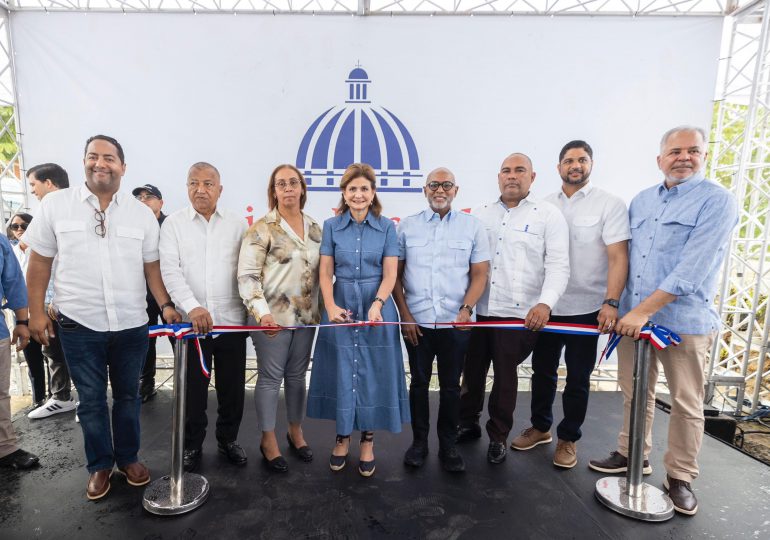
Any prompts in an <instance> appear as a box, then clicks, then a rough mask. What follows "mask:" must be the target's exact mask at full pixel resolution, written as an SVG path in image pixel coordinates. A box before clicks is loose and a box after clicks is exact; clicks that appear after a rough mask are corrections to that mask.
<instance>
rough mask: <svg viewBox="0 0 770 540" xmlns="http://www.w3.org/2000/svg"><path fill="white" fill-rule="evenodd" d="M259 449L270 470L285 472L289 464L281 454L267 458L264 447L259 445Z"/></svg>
mask: <svg viewBox="0 0 770 540" xmlns="http://www.w3.org/2000/svg"><path fill="white" fill-rule="evenodd" d="M259 451H260V452H262V459H263V460H264V461H265V465H267V468H268V469H270V470H271V471H275V472H286V471H288V470H289V464H288V463H287V462H286V459H284V457H283V456H278V457H275V458H273V459H267V456H266V455H265V449H264V448H262V447H261V446H260V447H259Z"/></svg>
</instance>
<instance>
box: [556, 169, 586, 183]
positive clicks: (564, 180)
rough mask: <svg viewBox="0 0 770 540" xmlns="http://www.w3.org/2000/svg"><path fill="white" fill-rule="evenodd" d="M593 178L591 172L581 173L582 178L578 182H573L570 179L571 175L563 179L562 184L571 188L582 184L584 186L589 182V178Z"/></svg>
mask: <svg viewBox="0 0 770 540" xmlns="http://www.w3.org/2000/svg"><path fill="white" fill-rule="evenodd" d="M589 176H591V171H588V172H587V173H585V172H584V173H581V174H580V178H579V179H577V180H573V179H572V178H570V177H569V173H567V174H566V175H564V176H562V177H561V180H562V182H564V183H565V184H570V185H571V186H579V185H580V184H584V183H585V182H587V181H588V177H589Z"/></svg>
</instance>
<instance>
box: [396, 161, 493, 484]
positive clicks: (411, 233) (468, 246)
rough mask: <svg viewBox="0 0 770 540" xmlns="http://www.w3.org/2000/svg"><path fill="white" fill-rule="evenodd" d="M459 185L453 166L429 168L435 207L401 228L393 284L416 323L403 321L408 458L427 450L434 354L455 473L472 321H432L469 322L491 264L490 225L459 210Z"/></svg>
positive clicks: (441, 436) (441, 420)
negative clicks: (439, 324) (455, 203)
mask: <svg viewBox="0 0 770 540" xmlns="http://www.w3.org/2000/svg"><path fill="white" fill-rule="evenodd" d="M458 190H459V187H458V186H457V181H456V180H455V177H454V174H452V171H450V170H449V169H445V168H438V169H435V170H433V171H431V172H430V174H428V177H427V179H426V182H425V187H424V188H423V191H424V192H425V197H426V198H427V199H428V206H429V208H427V209H425V210H423V211H422V212H420V213H419V214H415V215H413V216H409V217H407V218H406V219H404V220H403V221H402V222H401V225H400V226H399V229H398V246H399V256H398V259H399V261H398V278H397V280H396V286H395V288H394V289H393V298H394V300H395V301H396V305H397V306H398V311H399V313H400V314H401V321H402V322H404V323H412V324H407V325H404V326H402V328H401V332H402V334H403V336H404V342H405V343H406V351H407V353H408V354H409V371H410V373H411V383H410V385H409V407H410V409H411V413H412V434H413V442H412V446H410V447H409V449H408V450H407V451H406V455H405V456H404V463H405V464H406V465H409V466H412V467H421V466H422V465H423V463H424V462H425V457H426V456H427V455H428V433H429V432H430V409H429V406H428V387H429V385H430V379H431V375H432V374H433V359H434V358H435V359H436V363H437V365H438V379H439V388H440V393H439V411H438V422H437V431H438V440H439V459H440V460H441V464H442V466H443V467H444V470H446V471H448V472H462V471H464V470H465V462H464V461H463V458H462V456H461V455H460V454H459V453H458V452H457V449H456V447H455V437H456V436H457V424H458V422H459V416H460V374H461V373H462V370H463V361H464V360H465V351H466V349H467V348H468V341H469V338H470V332H469V329H468V328H452V327H445V326H444V327H439V328H435V327H432V326H431V325H432V324H433V323H436V322H453V321H454V322H460V323H462V322H468V321H470V320H471V315H472V314H473V306H475V305H476V302H477V301H478V299H479V297H480V296H481V293H483V292H484V287H485V286H486V283H487V272H488V270H489V247H488V246H489V242H488V240H487V235H486V232H485V230H484V225H483V224H482V223H481V221H479V220H478V219H477V218H475V217H473V216H471V215H470V214H464V213H462V212H458V211H456V210H452V201H453V200H454V198H455V196H456V195H457V191H458ZM415 322H416V323H417V324H414V323H415Z"/></svg>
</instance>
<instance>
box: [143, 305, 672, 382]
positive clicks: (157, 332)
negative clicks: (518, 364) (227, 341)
mask: <svg viewBox="0 0 770 540" xmlns="http://www.w3.org/2000/svg"><path fill="white" fill-rule="evenodd" d="M414 325H417V326H422V327H426V328H430V327H434V328H440V327H458V328H463V327H465V328H501V329H507V330H527V327H525V326H524V321H523V320H521V319H513V320H510V321H480V322H466V323H457V322H435V323H419V322H414V323H405V322H392V321H350V322H343V323H324V324H308V325H302V326H280V327H275V326H219V325H215V326H213V327H212V329H211V332H209V333H208V334H196V333H195V332H194V331H193V328H192V324H190V323H181V324H159V325H154V326H150V329H149V334H150V337H159V336H172V337H175V338H177V339H194V340H195V347H196V349H197V351H198V361H199V364H200V368H201V372H202V373H203V375H204V376H205V377H207V378H209V377H211V370H210V369H209V367H208V366H207V365H206V360H205V358H204V356H203V349H202V348H201V344H200V341H199V339H198V338H202V337H206V336H216V335H221V334H231V333H236V332H275V331H276V330H300V329H304V328H329V327H330V328H349V327H354V326H355V327H373V326H414ZM540 331H541V332H550V333H553V334H573V335H583V336H598V335H599V334H600V333H601V332H600V331H599V328H598V327H597V326H593V325H589V324H573V323H556V322H551V323H548V324H546V325H545V326H544V327H543V328H542V329H541V330H540ZM677 337H678V336H677Z"/></svg>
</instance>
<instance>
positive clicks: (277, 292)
mask: <svg viewBox="0 0 770 540" xmlns="http://www.w3.org/2000/svg"><path fill="white" fill-rule="evenodd" d="M267 198H268V204H269V206H270V211H269V212H268V213H267V215H265V216H264V217H263V218H261V219H260V220H259V221H257V222H256V223H254V225H252V226H251V227H250V228H249V230H248V231H247V232H246V235H245V236H244V238H243V243H242V244H241V253H240V257H239V260H238V288H239V290H240V293H241V297H242V298H243V302H244V304H245V305H246V308H247V309H248V311H249V313H250V315H251V317H252V318H253V320H251V319H250V322H249V324H254V323H255V322H256V323H257V324H259V325H261V326H271V327H275V328H276V331H275V332H269V331H265V332H252V333H251V339H252V340H253V342H254V348H255V349H256V351H257V371H258V374H259V376H258V378H257V384H256V388H255V390H254V402H255V405H256V408H257V422H258V423H259V427H260V429H261V430H262V440H261V442H260V450H261V451H262V455H263V457H264V459H265V461H266V462H267V464H268V466H269V467H270V469H271V470H274V471H278V472H285V471H287V470H288V463H287V462H286V460H285V459H284V458H283V456H282V455H281V450H280V449H279V447H278V440H277V439H276V436H275V417H276V410H277V408H278V393H279V390H280V387H281V382H282V381H283V383H284V395H285V398H286V412H287V416H288V421H289V430H288V433H287V434H286V438H287V440H288V443H289V448H290V449H291V450H292V451H293V452H294V453H295V454H296V455H297V456H299V458H300V459H302V460H303V461H305V462H309V461H312V459H313V452H312V451H311V450H310V447H309V446H308V444H307V443H306V442H305V438H304V436H303V434H302V426H301V423H302V419H303V417H304V410H305V397H306V391H305V374H306V372H307V367H308V364H309V362H310V350H311V348H312V346H313V338H314V337H315V329H314V328H303V329H299V330H283V329H281V327H284V326H297V325H311V324H317V323H318V322H319V321H320V318H321V317H320V315H319V309H318V298H319V293H318V261H319V255H318V253H319V247H320V243H321V228H320V227H319V226H318V224H317V223H316V222H315V220H313V218H311V217H310V216H308V215H306V214H305V213H304V212H302V209H303V208H304V206H305V200H306V199H307V185H306V184H305V179H304V177H303V176H302V173H300V172H299V171H298V170H297V169H296V167H294V166H292V165H279V166H278V167H276V168H275V170H274V171H273V173H272V174H271V175H270V183H269V185H268V188H267Z"/></svg>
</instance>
